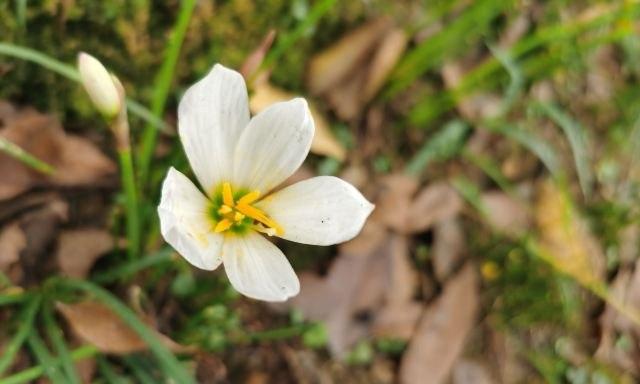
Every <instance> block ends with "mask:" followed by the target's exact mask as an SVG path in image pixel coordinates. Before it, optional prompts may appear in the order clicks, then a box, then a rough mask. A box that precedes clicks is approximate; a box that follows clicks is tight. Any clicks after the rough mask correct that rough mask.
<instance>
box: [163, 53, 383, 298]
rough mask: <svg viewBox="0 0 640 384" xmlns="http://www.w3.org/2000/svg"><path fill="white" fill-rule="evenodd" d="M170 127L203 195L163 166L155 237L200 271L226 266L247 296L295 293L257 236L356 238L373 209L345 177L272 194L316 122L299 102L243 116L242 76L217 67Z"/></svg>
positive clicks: (280, 258) (280, 263)
mask: <svg viewBox="0 0 640 384" xmlns="http://www.w3.org/2000/svg"><path fill="white" fill-rule="evenodd" d="M178 125H179V133H180V139H181V141H182V144H183V146H184V150H185V152H186V155H187V157H188V159H189V162H190V163H191V167H192V169H193V171H194V173H195V175H196V177H197V178H198V181H199V182H200V185H201V186H202V188H203V190H204V191H205V194H203V193H201V192H200V191H199V190H198V188H197V187H196V186H195V185H194V184H193V183H192V182H191V181H190V180H189V179H188V178H187V177H186V176H184V175H183V174H181V173H180V172H178V171H177V170H175V169H173V168H171V169H170V170H169V173H168V174H167V177H166V179H165V181H164V184H163V186H162V198H161V201H160V206H159V207H158V213H159V215H160V228H161V232H162V235H163V236H164V238H165V240H166V241H167V242H168V243H169V244H171V245H172V246H173V247H174V248H175V249H176V250H177V251H178V252H179V253H180V254H181V255H182V256H183V257H184V258H185V259H186V260H187V261H189V262H190V263H191V264H193V265H194V266H196V267H198V268H202V269H207V270H213V269H215V268H217V267H218V266H219V265H220V264H221V263H222V264H224V267H225V270H226V272H227V276H228V277H229V281H230V282H231V284H232V285H233V287H234V288H235V289H236V290H238V291H239V292H241V293H242V294H244V295H246V296H249V297H252V298H255V299H259V300H266V301H283V300H286V299H287V298H289V297H291V296H295V295H296V294H297V293H298V292H299V290H300V283H299V281H298V278H297V276H296V274H295V272H294V271H293V268H292V267H291V265H290V264H289V262H288V260H287V259H286V257H285V256H284V254H283V253H282V252H281V251H280V250H279V249H278V248H277V247H276V246H275V245H274V244H273V243H271V242H270V241H269V240H267V239H265V238H264V236H263V234H267V235H269V236H272V235H275V236H278V237H281V238H283V239H287V240H291V241H296V242H299V243H304V244H313V245H331V244H336V243H340V242H343V241H346V240H349V239H351V238H353V237H354V236H356V235H357V234H358V232H360V229H361V228H362V226H363V225H364V222H365V220H366V218H367V217H368V216H369V214H370V213H371V211H372V210H373V205H372V204H371V203H369V202H368V201H367V200H366V199H365V198H364V197H363V196H362V195H361V194H360V192H358V190H356V189H355V188H354V187H353V186H352V185H351V184H349V183H347V182H345V181H343V180H340V179H338V178H336V177H331V176H320V177H314V178H311V179H308V180H305V181H302V182H299V183H296V184H293V185H291V186H288V187H286V188H284V189H281V190H279V191H276V192H273V193H271V192H272V190H273V189H274V188H275V187H276V186H278V185H279V184H280V183H282V182H283V181H284V180H285V179H286V178H288V177H289V176H291V175H292V174H293V173H294V172H295V170H296V169H297V168H298V167H299V166H300V165H301V164H302V162H303V161H304V159H305V157H306V156H307V154H308V152H309V147H310V145H311V139H312V138H313V133H314V125H313V119H312V117H311V114H310V112H309V108H308V107H307V103H306V101H305V100H304V99H301V98H296V99H293V100H291V101H287V102H281V103H276V104H273V105H272V106H270V107H269V108H267V109H265V110H264V111H263V112H261V113H260V114H258V115H256V116H254V117H253V118H252V119H250V117H249V103H248V97H247V89H246V86H245V83H244V80H243V78H242V76H241V75H240V74H239V73H237V72H235V71H232V70H230V69H227V68H225V67H223V66H222V65H219V64H216V65H215V66H214V67H213V69H212V70H211V72H209V74H208V75H207V76H206V77H205V78H204V79H202V80H200V81H199V82H197V83H196V84H194V85H193V86H192V87H191V88H189V89H188V90H187V92H186V93H185V95H184V97H183V98H182V100H181V101H180V106H179V108H178Z"/></svg>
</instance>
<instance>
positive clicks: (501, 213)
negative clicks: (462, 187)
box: [480, 191, 532, 237]
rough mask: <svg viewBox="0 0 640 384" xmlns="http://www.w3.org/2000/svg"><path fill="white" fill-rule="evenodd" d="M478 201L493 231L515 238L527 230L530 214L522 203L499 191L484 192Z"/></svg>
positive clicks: (529, 224) (529, 223)
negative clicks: (484, 210) (483, 208)
mask: <svg viewBox="0 0 640 384" xmlns="http://www.w3.org/2000/svg"><path fill="white" fill-rule="evenodd" d="M480 200H481V202H482V204H483V206H484V207H485V208H486V211H487V220H488V222H489V224H490V225H491V226H492V227H493V228H494V229H497V230H498V231H500V232H502V233H505V234H508V235H511V236H516V237H517V236H521V235H523V234H525V233H526V232H527V231H528V230H529V227H530V226H531V221H532V220H531V214H530V213H529V210H528V209H527V206H526V205H525V204H524V203H523V202H521V201H519V200H517V199H516V198H514V197H512V196H509V195H507V194H506V193H504V192H501V191H490V192H485V193H483V194H482V196H481V197H480Z"/></svg>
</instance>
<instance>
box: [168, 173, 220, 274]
mask: <svg viewBox="0 0 640 384" xmlns="http://www.w3.org/2000/svg"><path fill="white" fill-rule="evenodd" d="M207 208H208V200H207V198H206V197H205V196H204V195H203V194H202V193H201V192H200V191H199V190H198V188H196V186H195V185H193V183H192V182H191V180H189V179H188V178H187V177H186V176H185V175H183V174H182V173H180V172H178V171H177V170H175V169H174V168H173V167H172V168H170V169H169V172H168V174H167V177H166V178H165V180H164V183H163V184H162V198H161V199H160V205H159V206H158V215H159V216H160V232H161V233H162V236H163V237H164V239H165V240H166V241H167V243H169V244H171V246H172V247H173V248H175V250H176V251H178V253H180V255H182V257H184V258H185V259H186V260H187V261H188V262H189V263H191V264H193V265H194V266H196V267H198V268H201V269H207V270H213V269H216V268H217V267H218V266H219V265H220V263H221V262H222V259H221V257H220V254H221V251H222V241H223V237H222V235H220V234H217V233H213V230H212V229H211V224H210V223H209V221H208V218H207V214H208V213H207Z"/></svg>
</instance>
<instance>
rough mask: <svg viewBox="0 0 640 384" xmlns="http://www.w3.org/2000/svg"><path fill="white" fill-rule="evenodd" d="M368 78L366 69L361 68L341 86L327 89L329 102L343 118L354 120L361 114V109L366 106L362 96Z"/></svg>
mask: <svg viewBox="0 0 640 384" xmlns="http://www.w3.org/2000/svg"><path fill="white" fill-rule="evenodd" d="M366 78H367V71H366V69H360V70H358V71H356V72H354V73H353V75H352V76H350V77H349V78H348V79H346V80H345V81H344V83H342V84H341V85H340V86H336V87H333V88H331V89H330V90H329V91H327V93H326V97H327V102H328V103H329V105H331V108H332V109H333V110H334V111H335V112H336V115H338V117H339V118H341V119H342V120H345V121H350V120H354V119H355V118H357V117H358V116H359V115H360V111H362V107H363V106H364V103H363V102H362V100H361V97H362V88H363V87H364V84H365V81H366Z"/></svg>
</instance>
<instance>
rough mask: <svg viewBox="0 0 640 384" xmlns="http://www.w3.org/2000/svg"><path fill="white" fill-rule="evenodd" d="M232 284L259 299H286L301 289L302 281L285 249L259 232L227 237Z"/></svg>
mask: <svg viewBox="0 0 640 384" xmlns="http://www.w3.org/2000/svg"><path fill="white" fill-rule="evenodd" d="M222 260H223V263H224V269H225V271H226V272H227V276H228V277H229V281H230V282H231V285H233V287H234V288H235V289H236V290H237V291H238V292H240V293H242V294H243V295H245V296H249V297H251V298H254V299H258V300H265V301H284V300H286V299H288V298H289V297H291V296H295V295H297V294H298V292H299V291H300V282H299V281H298V277H297V276H296V274H295V272H294V271H293V268H292V267H291V264H289V261H288V260H287V258H286V257H285V256H284V254H283V253H282V251H280V250H279V249H278V247H276V246H275V245H273V244H272V243H271V242H269V241H268V240H267V239H265V238H264V237H262V235H259V234H257V233H255V232H250V233H248V234H246V235H245V236H227V237H225V240H224V246H223V250H222Z"/></svg>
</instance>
